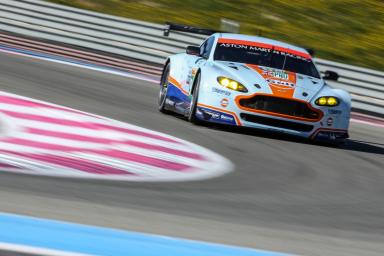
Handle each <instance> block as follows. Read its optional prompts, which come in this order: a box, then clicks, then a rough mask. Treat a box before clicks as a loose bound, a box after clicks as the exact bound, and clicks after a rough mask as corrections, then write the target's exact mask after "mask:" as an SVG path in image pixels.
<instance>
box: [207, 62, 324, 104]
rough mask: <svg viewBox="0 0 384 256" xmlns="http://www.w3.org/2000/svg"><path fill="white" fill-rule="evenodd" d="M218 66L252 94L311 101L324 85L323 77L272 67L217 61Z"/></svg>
mask: <svg viewBox="0 0 384 256" xmlns="http://www.w3.org/2000/svg"><path fill="white" fill-rule="evenodd" d="M214 65H215V66H216V68H218V69H221V71H222V72H219V73H222V74H223V76H228V77H229V78H231V79H234V80H236V81H238V82H240V83H242V84H243V85H245V86H246V87H247V89H248V91H249V93H251V94H255V93H267V94H273V95H274V96H277V97H284V98H293V99H299V100H304V101H311V100H312V98H313V97H314V96H315V95H316V94H317V93H318V92H319V91H320V90H321V88H322V87H323V86H324V81H323V80H322V79H318V78H314V77H310V76H306V75H302V74H298V73H295V72H289V71H284V70H281V69H275V68H270V67H264V66H258V65H251V64H244V63H233V62H225V61H216V62H215V63H214Z"/></svg>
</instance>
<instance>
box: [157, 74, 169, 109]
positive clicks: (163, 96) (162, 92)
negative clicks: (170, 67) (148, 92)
mask: <svg viewBox="0 0 384 256" xmlns="http://www.w3.org/2000/svg"><path fill="white" fill-rule="evenodd" d="M167 90H168V72H167V74H166V75H165V76H164V77H163V81H161V88H160V93H159V94H160V95H159V104H160V106H164V103H165V99H166V96H167Z"/></svg>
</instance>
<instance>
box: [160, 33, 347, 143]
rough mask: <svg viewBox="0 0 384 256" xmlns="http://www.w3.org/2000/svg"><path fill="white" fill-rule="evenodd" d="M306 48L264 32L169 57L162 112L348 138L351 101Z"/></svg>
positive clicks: (215, 38)
mask: <svg viewBox="0 0 384 256" xmlns="http://www.w3.org/2000/svg"><path fill="white" fill-rule="evenodd" d="M337 77H338V75H337V73H335V72H332V71H326V72H325V75H324V76H323V77H321V74H320V72H319V71H318V70H317V68H316V66H315V64H314V62H313V60H312V57H311V55H310V54H309V53H308V51H307V50H305V49H303V48H299V47H296V46H293V45H290V44H287V43H283V42H280V41H275V40H271V39H267V38H263V37H257V36H248V35H240V34H229V33H214V34H212V35H211V36H210V37H208V38H207V39H206V40H205V41H204V42H203V43H202V44H201V46H200V47H196V46H188V47H187V49H186V52H185V53H180V54H176V55H173V56H170V57H169V58H168V59H167V60H166V62H165V65H164V69H163V74H162V77H161V82H160V94H159V110H160V111H161V112H168V113H169V112H176V113H179V114H181V115H184V116H185V117H186V118H187V119H188V120H189V121H191V122H193V123H199V122H213V123H220V124H226V125H234V126H245V127H253V128H258V129H264V130H272V131H277V132H283V133H288V134H292V135H297V136H301V137H306V138H310V139H313V140H323V141H329V142H337V143H338V142H343V141H344V140H345V139H346V138H348V126H349V119H350V109H351V98H350V95H349V94H348V93H347V92H346V91H343V90H340V89H334V88H331V87H330V86H329V85H327V83H326V81H325V80H327V79H330V80H336V79H337Z"/></svg>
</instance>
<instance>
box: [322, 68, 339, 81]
mask: <svg viewBox="0 0 384 256" xmlns="http://www.w3.org/2000/svg"><path fill="white" fill-rule="evenodd" d="M323 79H324V80H333V81H337V79H339V74H337V73H336V72H334V71H330V70H326V71H325V72H324V76H323Z"/></svg>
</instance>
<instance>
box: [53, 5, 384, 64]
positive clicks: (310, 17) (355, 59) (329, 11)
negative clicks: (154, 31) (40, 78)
mask: <svg viewBox="0 0 384 256" xmlns="http://www.w3.org/2000/svg"><path fill="white" fill-rule="evenodd" d="M48 1H50V2H55V3H60V4H65V5H69V6H74V7H80V8H84V9H89V10H93V11H98V12H104V13H108V14H112V15H117V16H123V17H128V18H132V19H140V20H145V21H150V22H156V23H164V22H165V21H172V22H176V23H182V24H191V25H196V26H200V27H207V28H213V29H219V26H220V18H222V17H223V18H228V19H232V20H236V21H238V22H240V32H241V33H244V34H258V33H259V31H262V35H263V36H266V37H270V38H274V39H278V40H282V41H286V42H289V43H293V44H296V45H300V46H306V47H310V48H313V49H315V50H316V56H317V57H320V58H324V59H329V60H334V61H338V62H344V63H349V64H353V65H359V66H364V67H369V68H374V69H378V70H384V2H383V1H382V0H376V1H374V0H308V1H305V0H269V1H265V0H48Z"/></svg>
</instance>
